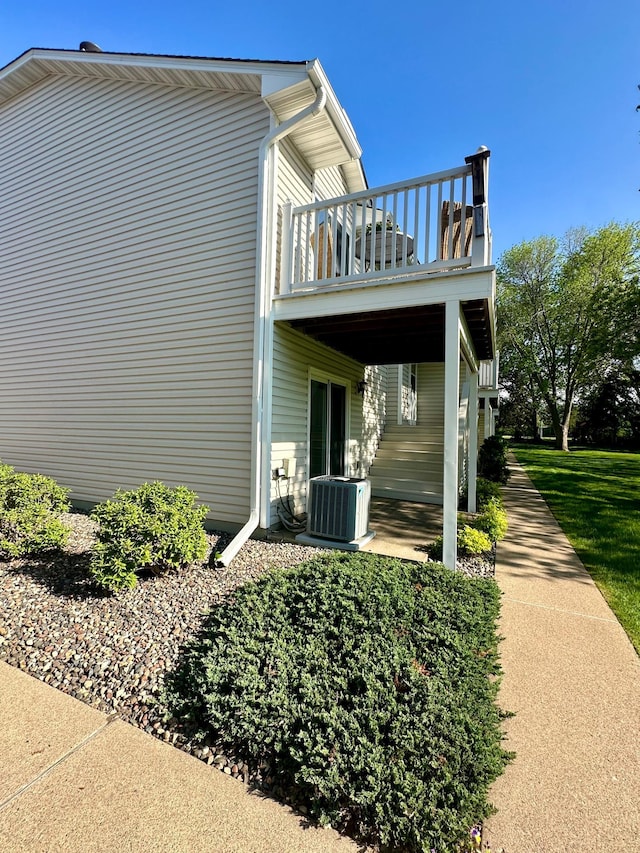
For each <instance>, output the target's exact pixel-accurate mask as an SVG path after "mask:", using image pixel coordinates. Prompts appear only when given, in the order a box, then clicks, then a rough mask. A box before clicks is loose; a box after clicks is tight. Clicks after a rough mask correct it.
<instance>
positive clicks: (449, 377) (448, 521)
mask: <svg viewBox="0 0 640 853" xmlns="http://www.w3.org/2000/svg"><path fill="white" fill-rule="evenodd" d="M459 405H460V303H459V302H458V300H457V299H456V300H451V301H449V302H447V303H446V305H445V342H444V476H443V497H442V508H443V515H444V521H443V528H442V537H443V543H442V561H443V563H444V564H445V566H448V567H449V568H451V569H455V567H456V559H457V550H458V549H457V536H458V408H459Z"/></svg>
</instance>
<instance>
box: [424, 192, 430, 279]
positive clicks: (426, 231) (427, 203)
mask: <svg viewBox="0 0 640 853" xmlns="http://www.w3.org/2000/svg"><path fill="white" fill-rule="evenodd" d="M424 190H425V193H424V203H425V211H424V215H425V223H424V262H425V264H428V263H429V247H430V237H431V184H427V185H426V187H425V188H424Z"/></svg>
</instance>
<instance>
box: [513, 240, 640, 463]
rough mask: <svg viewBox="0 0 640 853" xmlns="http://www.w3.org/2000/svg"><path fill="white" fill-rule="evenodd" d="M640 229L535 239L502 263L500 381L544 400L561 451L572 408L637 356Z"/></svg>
mask: <svg viewBox="0 0 640 853" xmlns="http://www.w3.org/2000/svg"><path fill="white" fill-rule="evenodd" d="M639 273H640V227H639V226H638V224H619V223H611V224H609V225H606V226H604V227H603V228H599V229H598V230H597V231H594V232H592V233H589V232H587V231H586V230H584V229H581V230H574V231H570V232H568V233H567V234H566V235H565V237H564V239H563V240H562V241H558V240H557V239H556V238H554V237H538V238H537V239H535V240H531V241H528V242H524V243H520V244H518V245H516V246H513V247H512V248H511V249H509V250H508V251H506V252H505V253H504V255H503V256H502V257H501V259H500V260H499V262H498V294H497V308H498V342H499V347H500V353H501V356H500V358H501V364H500V368H501V373H502V374H503V376H504V377H506V379H507V384H508V382H509V380H510V379H511V380H513V383H512V384H515V383H517V386H518V390H519V391H520V392H523V389H525V388H526V387H527V385H528V386H530V394H531V396H532V397H533V400H532V402H534V401H535V398H536V397H539V399H540V401H541V402H542V405H543V406H544V407H545V409H546V411H547V412H548V415H549V419H550V421H551V425H552V427H553V431H554V434H555V437H556V446H557V447H558V449H562V450H568V449H569V446H568V440H569V423H570V419H571V413H572V410H573V406H574V404H575V402H576V400H577V399H579V397H580V395H581V393H582V392H583V391H584V389H586V388H589V387H592V386H593V385H594V384H595V380H596V379H597V377H599V376H603V375H604V374H605V373H606V371H607V369H608V367H609V365H610V364H611V363H612V361H614V360H615V359H618V360H623V361H628V360H629V359H633V358H634V357H635V356H637V355H638V354H640V279H639Z"/></svg>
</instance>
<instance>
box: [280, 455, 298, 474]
mask: <svg viewBox="0 0 640 853" xmlns="http://www.w3.org/2000/svg"><path fill="white" fill-rule="evenodd" d="M282 467H283V468H284V476H285V477H295V475H296V460H295V457H293V456H290V457H289V458H288V459H283V460H282Z"/></svg>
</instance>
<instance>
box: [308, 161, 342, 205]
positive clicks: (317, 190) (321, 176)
mask: <svg viewBox="0 0 640 853" xmlns="http://www.w3.org/2000/svg"><path fill="white" fill-rule="evenodd" d="M313 192H314V195H315V197H316V200H317V201H327V200H328V199H330V198H338V197H339V196H342V195H348V193H349V189H348V187H347V182H346V181H345V179H344V174H343V173H342V169H341V167H340V166H329V167H328V168H326V169H318V171H317V172H316V173H315V175H314V179H313Z"/></svg>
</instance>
